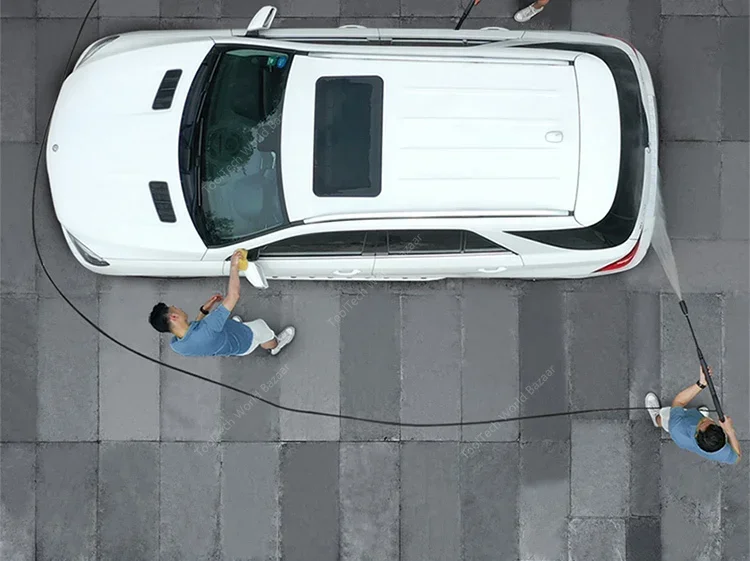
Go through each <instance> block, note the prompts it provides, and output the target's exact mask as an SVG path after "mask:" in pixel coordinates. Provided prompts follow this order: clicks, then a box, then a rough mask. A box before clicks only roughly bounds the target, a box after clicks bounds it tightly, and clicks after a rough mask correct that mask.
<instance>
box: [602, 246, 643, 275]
mask: <svg viewBox="0 0 750 561" xmlns="http://www.w3.org/2000/svg"><path fill="white" fill-rule="evenodd" d="M640 246H641V238H638V241H637V242H635V246H633V249H631V250H630V251H629V252H628V254H627V255H626V256H625V257H621V258H620V259H618V260H617V261H615V262H614V263H610V264H609V265H607V266H606V267H602V268H601V269H597V270H596V271H595V272H596V273H604V272H605V271H616V270H617V269H622V268H623V267H625V266H627V265H629V264H630V262H631V261H632V260H633V258H635V254H636V253H638V248H639V247H640Z"/></svg>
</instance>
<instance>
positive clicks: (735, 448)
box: [646, 368, 742, 464]
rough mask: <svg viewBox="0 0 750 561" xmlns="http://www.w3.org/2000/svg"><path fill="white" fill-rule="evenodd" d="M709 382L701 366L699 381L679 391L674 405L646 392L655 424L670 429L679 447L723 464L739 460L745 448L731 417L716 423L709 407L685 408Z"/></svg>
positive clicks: (650, 413) (649, 410)
mask: <svg viewBox="0 0 750 561" xmlns="http://www.w3.org/2000/svg"><path fill="white" fill-rule="evenodd" d="M709 375H711V369H710V368H709ZM706 382H707V380H706V375H705V373H704V372H703V369H702V368H701V373H700V378H699V379H698V381H697V382H695V383H694V384H691V385H690V386H688V387H687V388H685V389H684V390H682V391H681V392H680V393H678V394H677V396H676V397H675V398H674V400H673V401H672V406H671V407H660V404H659V398H658V397H657V396H656V394H655V393H652V392H649V393H648V394H647V395H646V407H647V408H648V413H649V415H650V416H651V420H652V421H653V423H654V426H657V427H661V428H663V429H664V430H665V431H667V432H668V433H669V436H670V437H671V438H672V440H673V441H674V443H675V444H677V446H679V447H680V448H683V449H685V450H690V451H691V452H694V453H696V454H698V455H699V456H703V457H704V458H706V459H709V460H714V461H716V462H721V463H723V464H734V463H737V462H738V461H739V460H740V457H741V456H742V451H741V450H740V441H739V439H738V438H737V433H735V432H734V425H733V424H732V419H730V418H729V417H724V422H721V421H719V422H718V424H717V423H716V422H714V421H713V420H711V419H710V418H709V417H708V408H705V407H701V408H698V409H686V406H687V405H688V403H690V402H691V401H692V400H693V399H694V398H695V397H696V396H697V395H698V394H699V393H700V392H701V391H702V390H703V388H705V387H706V385H707V384H706Z"/></svg>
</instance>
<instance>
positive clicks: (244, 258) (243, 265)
mask: <svg viewBox="0 0 750 561" xmlns="http://www.w3.org/2000/svg"><path fill="white" fill-rule="evenodd" d="M239 252H240V253H241V254H242V257H240V262H239V264H238V265H237V268H238V269H239V270H240V271H247V250H246V249H240V250H239Z"/></svg>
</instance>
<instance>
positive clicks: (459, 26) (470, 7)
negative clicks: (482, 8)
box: [455, 0, 482, 31]
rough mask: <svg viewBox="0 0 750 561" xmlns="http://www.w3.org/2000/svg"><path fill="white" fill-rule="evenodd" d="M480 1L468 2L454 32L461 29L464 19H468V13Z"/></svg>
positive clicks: (471, 0) (470, 0)
mask: <svg viewBox="0 0 750 561" xmlns="http://www.w3.org/2000/svg"><path fill="white" fill-rule="evenodd" d="M481 1H482V0H469V3H468V4H467V5H466V9H465V10H464V13H463V14H461V19H459V20H458V23H457V24H456V28H455V30H456V31H458V30H459V29H461V26H462V25H463V24H464V21H466V18H467V17H469V13H470V12H471V10H473V9H474V6H476V5H477V4H479V3H480V2H481Z"/></svg>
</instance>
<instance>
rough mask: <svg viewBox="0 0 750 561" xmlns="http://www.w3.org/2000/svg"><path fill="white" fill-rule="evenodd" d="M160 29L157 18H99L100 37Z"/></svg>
mask: <svg viewBox="0 0 750 561" xmlns="http://www.w3.org/2000/svg"><path fill="white" fill-rule="evenodd" d="M158 29H159V18H157V17H151V18H149V17H134V18H130V17H128V18H122V17H101V18H99V35H101V36H102V37H106V36H108V35H118V34H122V33H127V32H129V31H156V30H158Z"/></svg>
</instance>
